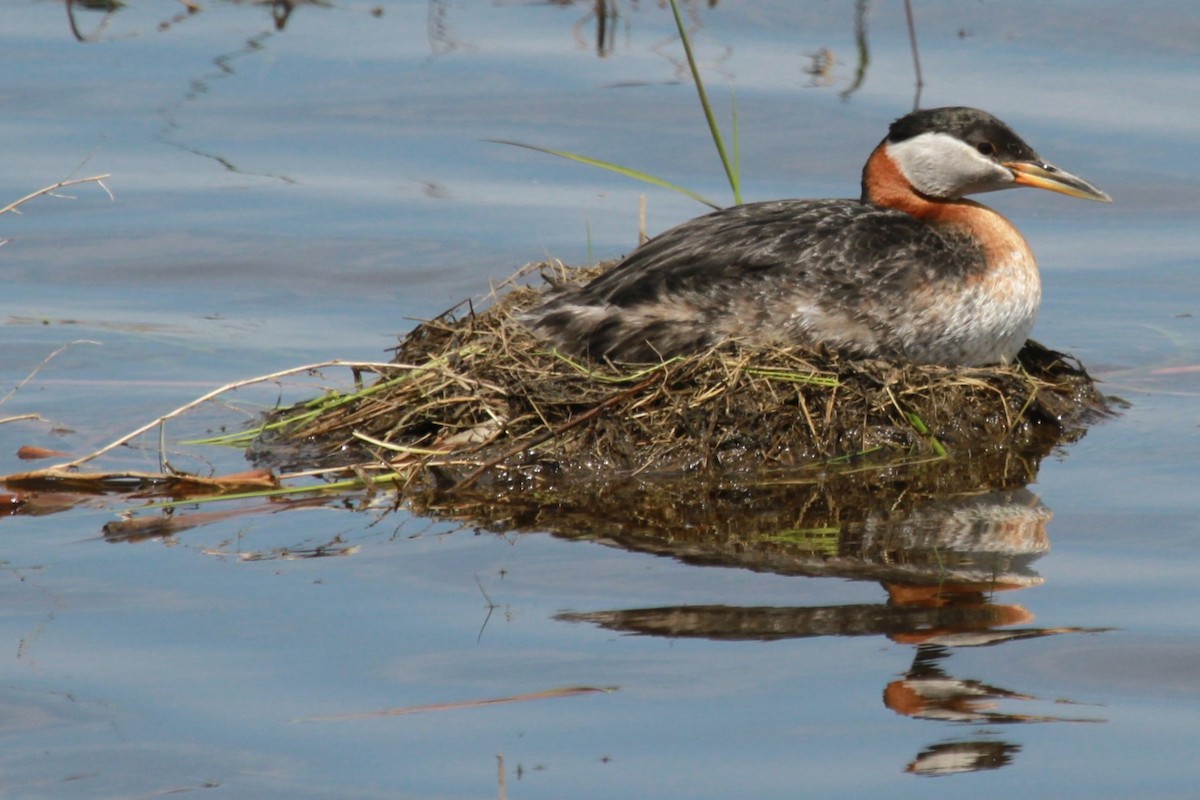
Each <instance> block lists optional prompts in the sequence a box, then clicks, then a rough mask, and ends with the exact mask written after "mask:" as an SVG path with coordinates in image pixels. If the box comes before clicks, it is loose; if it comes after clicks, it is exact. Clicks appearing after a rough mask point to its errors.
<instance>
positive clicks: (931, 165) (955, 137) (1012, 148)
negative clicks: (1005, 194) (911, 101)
mask: <svg viewBox="0 0 1200 800" xmlns="http://www.w3.org/2000/svg"><path fill="white" fill-rule="evenodd" d="M880 148H882V149H883V150H884V152H885V154H886V155H887V156H888V157H890V158H891V160H892V161H893V162H894V163H895V165H896V167H898V168H899V170H900V171H901V172H902V173H903V175H904V177H905V178H906V179H907V180H908V182H909V183H910V184H911V185H912V187H913V189H915V190H916V191H917V192H918V193H920V194H922V195H924V196H926V197H929V198H934V199H937V200H957V199H959V198H961V197H962V196H963V195H968V194H976V193H979V192H994V191H997V190H999V189H1012V188H1014V187H1017V186H1032V187H1034V188H1037V189H1049V190H1050V191H1052V192H1061V193H1062V194H1068V195H1071V196H1072V197H1081V198H1084V199H1086V200H1099V201H1102V202H1105V203H1107V202H1111V198H1109V196H1108V195H1107V194H1105V193H1104V192H1102V191H1100V190H1099V189H1097V188H1096V187H1095V186H1092V185H1091V184H1090V183H1088V182H1087V181H1085V180H1083V179H1082V178H1078V177H1076V176H1074V175H1072V174H1070V173H1069V172H1066V171H1064V170H1062V169H1059V168H1058V167H1056V166H1054V165H1053V164H1050V163H1048V162H1046V161H1045V160H1043V159H1042V158H1041V156H1039V155H1038V154H1037V153H1036V152H1035V151H1034V149H1033V148H1032V147H1030V146H1029V145H1028V144H1026V143H1025V141H1024V140H1023V139H1021V137H1020V136H1017V134H1015V133H1013V130H1012V129H1011V128H1009V127H1008V126H1007V125H1005V124H1004V123H1003V122H1001V121H1000V120H998V119H996V118H995V117H993V116H992V115H991V114H989V113H987V112H986V111H980V110H979V109H976V108H962V107H952V108H930V109H925V110H922V111H914V112H913V113H911V114H908V115H907V116H904V117H901V118H900V119H898V120H896V121H895V122H893V123H892V126H891V128H890V129H889V130H888V135H887V138H885V139H884V140H883V143H882V144H881V145H880Z"/></svg>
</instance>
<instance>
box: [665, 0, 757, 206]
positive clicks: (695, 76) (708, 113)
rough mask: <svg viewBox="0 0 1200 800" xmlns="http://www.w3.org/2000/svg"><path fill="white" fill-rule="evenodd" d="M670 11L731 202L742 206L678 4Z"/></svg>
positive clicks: (737, 179)
mask: <svg viewBox="0 0 1200 800" xmlns="http://www.w3.org/2000/svg"><path fill="white" fill-rule="evenodd" d="M671 11H672V12H674V14H675V27H676V28H678V29H679V38H680V39H681V40H682V41H683V52H684V55H686V56H687V62H688V68H689V69H691V71H692V80H694V81H695V82H696V94H698V95H699V96H700V106H701V107H702V108H703V109H704V118H705V119H707V120H708V130H709V131H710V132H711V133H712V138H713V144H715V145H716V146H717V154H718V155H720V156H721V165H722V166H723V167H725V176H726V177H727V178H729V187H730V188H731V189H733V202H734V203H736V204H737V205H741V204H742V189H741V185H740V184H741V181H740V179H739V178H738V172H737V169H735V168H734V165H733V164H732V163H731V162H730V160H729V155H728V153H726V152H725V142H724V140H722V138H721V129H720V127H718V126H717V118H716V116H715V115H714V114H713V110H712V105H710V104H709V102H708V93H707V92H706V91H704V81H702V80H701V79H700V68H699V67H697V66H696V58H695V56H693V55H692V43H691V40H689V39H688V35H687V29H686V28H685V27H684V25H683V15H682V14H680V13H679V3H678V2H677V1H676V0H671Z"/></svg>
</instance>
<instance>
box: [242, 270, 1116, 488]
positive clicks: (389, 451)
mask: <svg viewBox="0 0 1200 800" xmlns="http://www.w3.org/2000/svg"><path fill="white" fill-rule="evenodd" d="M538 266H539V267H540V268H541V270H542V272H543V275H544V276H545V277H546V278H547V280H549V281H550V282H551V283H555V284H561V283H563V282H565V281H577V280H582V279H586V278H587V277H588V276H589V275H592V274H595V270H570V269H568V268H565V267H562V266H561V265H556V264H543V265H538ZM541 298H542V293H541V291H540V290H538V289H533V288H529V287H526V286H515V285H513V286H510V288H509V290H508V291H507V292H505V293H503V294H501V295H499V296H497V297H495V298H494V301H493V303H492V305H491V306H490V308H488V309H487V310H485V311H476V310H475V309H473V308H471V309H469V310H468V311H467V312H466V313H463V314H461V315H460V316H457V317H456V316H454V315H453V314H452V313H447V314H445V315H443V316H441V317H439V318H438V319H435V320H432V321H430V322H426V323H424V324H422V325H419V326H418V327H417V328H416V329H415V330H414V331H413V332H412V333H411V334H409V335H408V336H407V337H406V338H405V339H404V341H403V342H402V343H401V344H400V346H399V347H398V348H397V356H396V366H395V368H394V370H385V374H383V375H382V376H381V377H380V380H379V382H378V383H377V384H376V385H374V386H372V387H370V388H369V389H368V390H367V391H365V392H363V393H361V394H360V395H358V396H347V397H337V398H326V399H325V401H324V405H322V406H320V407H316V408H314V406H312V405H311V404H309V405H307V406H304V407H297V408H294V409H288V410H286V411H284V412H280V413H278V414H277V415H275V421H276V422H277V423H282V424H281V426H280V427H281V428H282V433H275V434H273V435H272V436H271V438H270V439H269V440H268V441H264V442H262V443H260V445H259V448H258V451H257V453H258V455H259V456H263V457H265V458H267V459H268V460H271V461H275V462H277V463H278V462H280V461H283V462H287V461H289V460H291V461H293V462H299V461H301V460H302V461H303V462H304V466H306V467H311V466H312V463H311V461H312V460H314V459H315V460H317V461H325V462H331V461H342V462H345V461H346V460H356V459H357V460H363V461H368V460H369V461H372V462H375V463H377V462H378V460H379V459H380V458H381V457H382V458H384V459H386V460H387V461H388V462H389V464H390V466H391V467H392V468H393V469H395V470H397V471H398V472H400V473H401V474H402V475H404V476H405V478H406V480H407V481H408V482H409V485H410V486H412V485H413V483H412V482H413V481H415V482H416V485H424V486H429V485H440V486H443V487H445V486H447V485H452V484H459V487H458V488H464V487H463V486H462V484H463V483H464V479H465V483H467V484H472V485H474V484H477V483H479V484H488V483H493V482H499V483H501V484H504V485H507V486H508V487H509V488H510V489H511V488H517V487H518V486H519V485H521V484H522V483H523V482H524V481H525V480H527V479H529V478H531V477H534V476H546V475H547V474H560V475H562V474H565V475H575V476H581V475H595V474H596V473H600V472H602V473H604V474H605V475H606V476H607V477H610V478H611V477H612V476H616V475H628V474H630V473H646V472H660V473H661V472H680V471H689V470H695V469H708V470H715V471H721V472H729V471H744V470H749V469H752V470H759V469H761V468H762V467H764V466H767V467H771V466H783V467H786V466H794V465H797V464H811V463H812V462H814V461H827V460H829V459H836V458H846V457H855V456H860V455H863V454H872V455H873V456H874V457H879V456H881V455H882V456H884V457H887V458H889V459H894V458H903V459H905V460H912V459H916V458H922V457H926V456H935V455H943V454H945V453H946V452H950V453H953V454H956V455H971V456H972V457H978V456H980V455H982V454H985V453H989V452H996V451H998V450H1007V451H1015V452H1019V453H1037V454H1043V453H1045V452H1046V451H1048V450H1049V449H1050V448H1051V447H1052V446H1053V445H1054V444H1056V443H1057V442H1059V441H1062V440H1063V439H1064V438H1071V437H1073V436H1077V435H1078V433H1079V431H1080V430H1081V428H1082V426H1083V425H1084V424H1085V423H1086V421H1087V420H1088V419H1089V418H1091V417H1093V416H1095V415H1096V414H1102V413H1105V412H1106V411H1107V409H1108V406H1107V404H1106V401H1105V398H1104V397H1103V396H1102V395H1101V394H1100V393H1099V392H1097V391H1096V389H1095V387H1094V385H1093V384H1092V382H1091V380H1090V378H1089V377H1088V376H1087V374H1086V373H1085V372H1084V371H1083V370H1082V369H1080V368H1079V367H1078V366H1077V365H1074V364H1072V363H1071V362H1070V361H1069V360H1067V359H1066V358H1065V357H1063V356H1062V355H1061V354H1058V353H1054V352H1051V351H1048V350H1046V349H1045V348H1042V347H1040V346H1037V345H1034V344H1032V343H1031V344H1029V345H1027V346H1026V348H1025V350H1023V351H1022V354H1021V365H1020V366H1019V367H1016V368H1008V367H995V368H974V369H962V368H958V369H949V368H945V367H937V366H913V365H907V366H905V365H897V364H893V363H889V362H883V361H872V360H855V361H851V360H845V359H841V358H838V357H837V356H836V355H832V354H827V353H818V352H812V351H810V350H805V349H801V348H787V349H766V348H743V347H725V348H720V349H716V350H713V351H709V352H707V353H702V354H699V355H695V356H692V357H688V358H682V359H675V360H672V361H668V362H666V363H664V364H660V365H654V366H651V367H642V368H639V367H631V366H628V365H611V364H581V363H577V362H574V361H571V360H568V359H566V358H564V357H562V356H560V355H559V354H557V353H554V352H551V351H549V350H547V348H546V345H545V343H544V342H543V341H541V340H540V339H538V338H537V337H535V336H534V335H532V334H531V333H530V332H529V331H528V330H527V329H526V328H525V327H524V325H523V324H522V323H521V322H520V321H519V320H518V319H517V315H519V314H520V312H522V311H523V310H526V309H528V308H529V307H531V306H532V305H533V304H535V303H537V302H539V300H540V299H541ZM289 420H291V421H290V422H289ZM365 443H366V444H365ZM289 448H295V450H293V451H292V452H291V453H290V454H289ZM431 478H432V479H433V480H430V479H431ZM497 479H498V480H497Z"/></svg>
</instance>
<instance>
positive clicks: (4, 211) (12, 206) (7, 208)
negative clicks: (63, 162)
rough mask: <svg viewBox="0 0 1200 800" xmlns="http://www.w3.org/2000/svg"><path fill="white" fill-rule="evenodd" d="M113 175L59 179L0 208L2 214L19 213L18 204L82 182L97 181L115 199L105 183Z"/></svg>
mask: <svg viewBox="0 0 1200 800" xmlns="http://www.w3.org/2000/svg"><path fill="white" fill-rule="evenodd" d="M111 175H112V173H109V172H106V173H104V174H103V175H93V176H92V177H90V178H72V179H70V180H66V181H59V182H58V183H56V184H54V185H53V186H47V187H46V188H44V189H38V190H37V191H36V192H31V193H30V194H27V195H25V196H24V197H22V198H21V199H20V200H17V201H16V202H13V203H9V204H8V205H6V206H5V207H4V208H0V214H7V213H8V212H9V211H12V212H13V213H16V214H19V213H20V212H19V211H17V206H19V205H22V204H23V203H28V202H29V201H30V200H33V199H34V198H35V197H41V196H42V195H44V194H53V193H54V192H56V191H58V190H59V189H62V188H65V187H67V186H75V185H77V184H80V183H95V184H97V185H98V186H99V187H100V188H101V189H103V190H104V192H105V193H106V194H107V195H108V199H109V200H112V199H114V198H113V193H112V192H111V191H109V189H108V187H107V186H105V185H104V179H105V178H108V177H111Z"/></svg>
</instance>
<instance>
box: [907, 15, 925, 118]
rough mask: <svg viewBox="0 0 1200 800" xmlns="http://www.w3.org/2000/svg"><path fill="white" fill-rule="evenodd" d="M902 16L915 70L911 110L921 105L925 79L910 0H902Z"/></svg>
mask: <svg viewBox="0 0 1200 800" xmlns="http://www.w3.org/2000/svg"><path fill="white" fill-rule="evenodd" d="M904 17H905V19H906V20H908V43H909V46H910V47H912V57H913V69H915V70H916V72H917V93H916V95H915V96H914V97H913V111H916V110H917V109H919V108H920V107H921V90H922V89H923V88H925V80H924V79H923V78H922V77H921V53H920V51H919V50H918V49H917V25H916V23H915V22H913V10H912V0H904Z"/></svg>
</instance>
